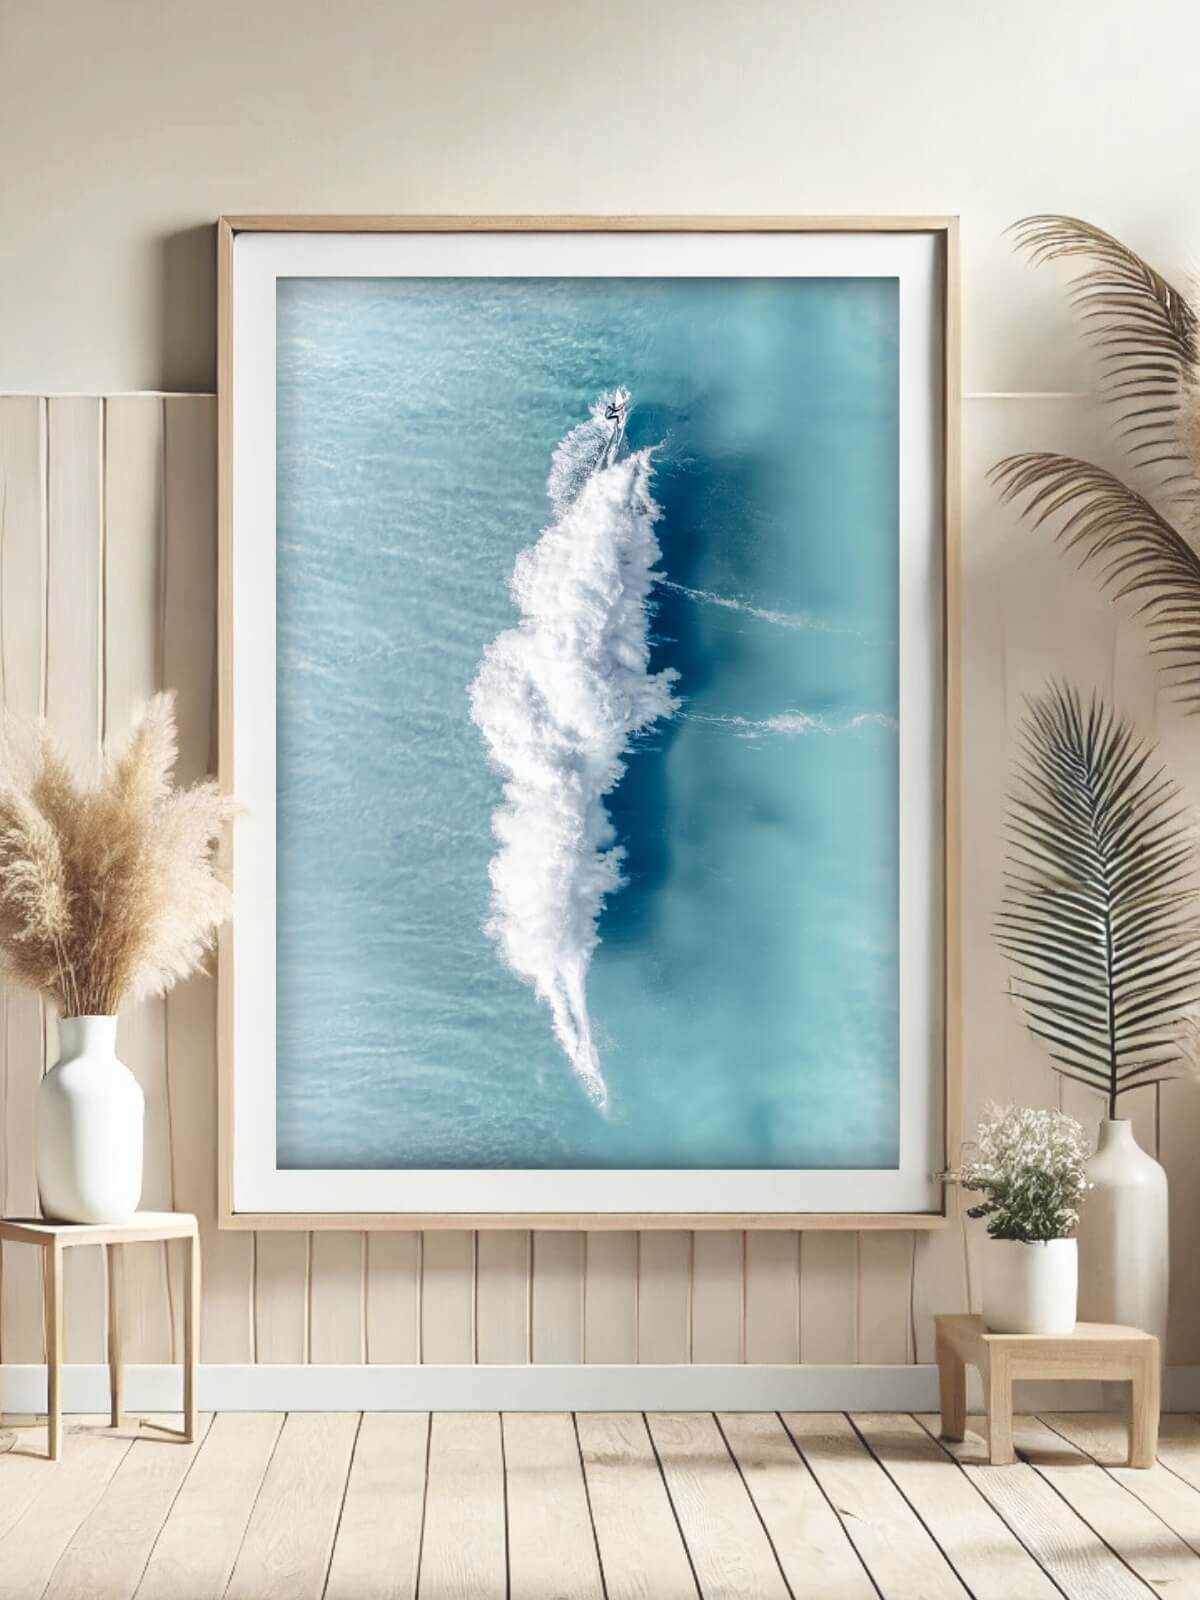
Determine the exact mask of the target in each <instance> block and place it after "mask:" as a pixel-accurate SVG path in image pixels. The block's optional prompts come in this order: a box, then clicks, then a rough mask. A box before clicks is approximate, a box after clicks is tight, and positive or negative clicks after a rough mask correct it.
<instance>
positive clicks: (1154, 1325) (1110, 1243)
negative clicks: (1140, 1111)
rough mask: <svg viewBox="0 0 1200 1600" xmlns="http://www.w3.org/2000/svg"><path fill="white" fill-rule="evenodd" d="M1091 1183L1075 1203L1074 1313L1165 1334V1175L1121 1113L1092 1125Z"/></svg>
mask: <svg viewBox="0 0 1200 1600" xmlns="http://www.w3.org/2000/svg"><path fill="white" fill-rule="evenodd" d="M1087 1170H1088V1178H1089V1179H1090V1180H1091V1182H1092V1185H1093V1187H1092V1188H1091V1189H1090V1190H1089V1191H1088V1193H1087V1194H1086V1195H1085V1196H1084V1198H1083V1204H1082V1205H1081V1206H1080V1209H1079V1228H1078V1234H1079V1316H1080V1320H1081V1321H1083V1322H1120V1323H1124V1324H1125V1325H1126V1326H1127V1327H1131V1328H1141V1329H1142V1330H1143V1331H1144V1332H1146V1333H1153V1334H1155V1335H1156V1336H1157V1337H1158V1339H1159V1340H1160V1341H1161V1340H1165V1338H1166V1333H1167V1285H1168V1281H1169V1260H1168V1253H1167V1244H1168V1222H1167V1175H1166V1173H1165V1172H1164V1171H1163V1169H1162V1167H1160V1166H1159V1164H1158V1162H1157V1161H1155V1159H1154V1157H1153V1156H1150V1155H1147V1154H1146V1152H1145V1151H1144V1150H1143V1149H1142V1148H1141V1147H1140V1145H1139V1144H1138V1142H1137V1140H1136V1139H1135V1138H1134V1137H1133V1125H1132V1124H1131V1123H1130V1122H1129V1121H1127V1120H1125V1119H1120V1120H1116V1121H1109V1120H1108V1119H1107V1118H1106V1119H1105V1120H1104V1121H1103V1122H1102V1123H1101V1124H1100V1136H1099V1140H1098V1142H1097V1145H1096V1154H1095V1155H1094V1156H1093V1157H1092V1159H1091V1160H1090V1161H1089V1162H1088V1169H1087Z"/></svg>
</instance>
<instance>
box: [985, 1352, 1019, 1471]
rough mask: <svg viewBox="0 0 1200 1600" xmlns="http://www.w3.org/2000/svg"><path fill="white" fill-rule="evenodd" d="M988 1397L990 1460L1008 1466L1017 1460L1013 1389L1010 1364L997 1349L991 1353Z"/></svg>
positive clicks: (995, 1463) (986, 1383)
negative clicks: (1014, 1446)
mask: <svg viewBox="0 0 1200 1600" xmlns="http://www.w3.org/2000/svg"><path fill="white" fill-rule="evenodd" d="M983 1377H984V1390H985V1393H986V1398H987V1419H988V1460H989V1461H990V1462H991V1464H992V1465H993V1466H994V1467H1006V1466H1008V1465H1010V1463H1012V1462H1013V1461H1015V1460H1016V1459H1017V1457H1016V1453H1015V1451H1014V1450H1013V1414H1012V1407H1013V1386H1012V1374H1011V1372H1010V1371H1009V1367H1008V1362H1007V1361H1006V1360H1005V1358H1004V1357H1003V1356H1001V1355H997V1353H996V1352H995V1350H993V1351H992V1352H991V1353H990V1356H989V1360H988V1370H987V1372H985V1373H984V1375H983Z"/></svg>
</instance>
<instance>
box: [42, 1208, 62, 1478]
mask: <svg viewBox="0 0 1200 1600" xmlns="http://www.w3.org/2000/svg"><path fill="white" fill-rule="evenodd" d="M45 1257H46V1259H45V1273H44V1282H43V1288H44V1295H45V1309H46V1411H47V1415H46V1453H47V1455H48V1456H49V1457H50V1459H51V1461H57V1460H58V1457H59V1454H60V1452H61V1450H62V1363H63V1302H62V1295H63V1258H62V1250H61V1248H60V1247H59V1244H58V1242H57V1240H56V1241H54V1242H53V1243H52V1244H50V1245H48V1246H47V1248H46V1251H45Z"/></svg>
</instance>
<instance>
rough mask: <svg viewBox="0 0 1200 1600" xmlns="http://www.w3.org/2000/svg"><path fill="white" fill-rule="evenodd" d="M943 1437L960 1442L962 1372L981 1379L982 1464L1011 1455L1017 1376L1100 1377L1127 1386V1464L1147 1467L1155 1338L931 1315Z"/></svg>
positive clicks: (1081, 1325) (1151, 1449)
mask: <svg viewBox="0 0 1200 1600" xmlns="http://www.w3.org/2000/svg"><path fill="white" fill-rule="evenodd" d="M934 1323H935V1325H936V1328H937V1364H938V1383H939V1386H940V1388H941V1399H942V1438H943V1439H955V1440H957V1439H961V1438H962V1436H963V1432H964V1429H965V1427H966V1421H967V1373H966V1369H967V1367H969V1366H970V1367H974V1368H975V1369H976V1370H977V1371H978V1373H979V1376H980V1377H981V1378H982V1379H983V1394H984V1404H985V1405H986V1407H987V1419H988V1460H989V1461H990V1462H991V1463H992V1465H993V1466H1004V1465H1007V1464H1008V1463H1009V1462H1011V1461H1015V1460H1016V1456H1015V1455H1014V1453H1013V1384H1014V1383H1016V1382H1017V1380H1018V1379H1020V1378H1101V1379H1103V1380H1105V1381H1106V1382H1117V1383H1128V1385H1129V1414H1128V1415H1129V1465H1130V1466H1131V1467H1152V1466H1153V1465H1154V1456H1155V1451H1156V1450H1157V1448H1158V1411H1159V1404H1160V1399H1159V1396H1160V1383H1161V1378H1160V1369H1159V1359H1158V1340H1157V1339H1156V1338H1155V1337H1154V1335H1153V1334H1150V1333H1143V1332H1142V1331H1141V1329H1140V1328H1121V1327H1118V1326H1116V1325H1114V1324H1109V1323H1104V1322H1078V1323H1076V1324H1075V1330H1074V1332H1073V1333H1065V1334H1061V1335H1057V1334H1040V1333H989V1332H988V1331H987V1329H986V1328H985V1327H984V1325H983V1318H982V1317H963V1316H957V1317H935V1318H934Z"/></svg>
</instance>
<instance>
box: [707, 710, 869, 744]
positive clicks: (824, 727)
mask: <svg viewBox="0 0 1200 1600" xmlns="http://www.w3.org/2000/svg"><path fill="white" fill-rule="evenodd" d="M685 715H686V716H687V718H688V720H689V721H690V722H705V723H709V724H710V725H712V726H715V727H720V728H729V729H731V730H732V732H733V733H734V735H735V736H736V737H737V738H739V739H764V738H769V737H771V736H772V735H778V734H805V733H823V734H827V735H830V736H832V735H833V734H836V733H847V732H850V731H851V730H852V729H855V728H889V729H891V730H892V731H893V732H895V731H896V730H897V729H898V728H899V727H900V724H899V722H898V721H897V720H896V718H895V717H890V716H888V715H887V714H886V713H885V712H882V711H859V712H856V713H855V715H854V716H851V717H843V718H841V719H839V720H838V721H836V722H831V721H830V720H829V718H828V717H823V716H821V715H819V713H817V712H809V711H781V712H780V713H779V714H778V715H777V716H774V717H761V718H754V717H720V716H712V715H708V714H706V713H704V712H700V711H689V712H686V713H685Z"/></svg>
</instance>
